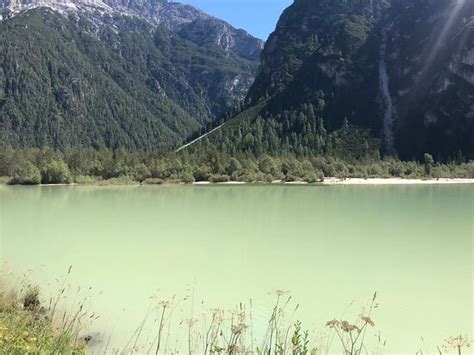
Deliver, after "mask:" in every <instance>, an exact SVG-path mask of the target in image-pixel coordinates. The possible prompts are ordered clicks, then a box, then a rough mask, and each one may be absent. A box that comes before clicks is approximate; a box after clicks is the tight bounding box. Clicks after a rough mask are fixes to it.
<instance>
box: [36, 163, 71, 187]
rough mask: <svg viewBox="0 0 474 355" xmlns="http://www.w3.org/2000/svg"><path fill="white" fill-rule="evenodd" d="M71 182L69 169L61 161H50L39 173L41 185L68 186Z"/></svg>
mask: <svg viewBox="0 0 474 355" xmlns="http://www.w3.org/2000/svg"><path fill="white" fill-rule="evenodd" d="M71 181H72V178H71V172H70V171H69V167H68V166H67V164H66V163H65V162H64V161H62V160H51V161H50V162H49V163H48V164H46V165H45V167H44V168H43V170H42V171H41V182H42V183H43V184H69V183H71Z"/></svg>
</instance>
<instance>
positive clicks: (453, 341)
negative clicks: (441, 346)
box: [446, 335, 471, 349]
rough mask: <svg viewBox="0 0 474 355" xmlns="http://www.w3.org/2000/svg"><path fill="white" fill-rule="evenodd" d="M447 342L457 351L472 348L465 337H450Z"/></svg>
mask: <svg viewBox="0 0 474 355" xmlns="http://www.w3.org/2000/svg"><path fill="white" fill-rule="evenodd" d="M446 342H447V343H448V344H449V345H451V346H452V347H453V348H455V349H460V348H469V347H470V346H471V342H470V341H469V339H468V338H467V337H463V336H462V335H459V336H457V337H450V338H448V339H447V340H446Z"/></svg>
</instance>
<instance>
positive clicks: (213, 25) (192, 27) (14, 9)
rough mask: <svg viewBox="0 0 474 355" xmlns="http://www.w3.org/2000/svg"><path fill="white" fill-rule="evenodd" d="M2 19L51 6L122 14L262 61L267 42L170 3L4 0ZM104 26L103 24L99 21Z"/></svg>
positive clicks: (96, 14) (158, 0) (69, 10)
mask: <svg viewBox="0 0 474 355" xmlns="http://www.w3.org/2000/svg"><path fill="white" fill-rule="evenodd" d="M0 4H1V14H0V19H5V18H10V17H13V16H15V15H17V14H18V13H21V12H24V11H28V10H30V9H34V8H39V7H47V8H50V9H52V10H54V11H57V12H59V13H61V14H65V15H69V14H71V13H79V14H81V15H86V16H93V17H94V19H95V21H94V23H98V21H97V19H99V20H100V17H103V16H110V15H113V14H120V15H125V16H131V17H137V18H140V19H142V20H145V21H146V22H148V23H149V24H150V25H152V26H154V27H156V26H158V25H165V26H166V27H168V28H169V29H170V30H172V31H174V32H178V33H179V34H180V35H181V36H182V37H184V38H186V39H189V40H191V41H193V42H195V43H197V44H200V45H203V44H208V43H214V44H216V45H217V46H219V47H221V48H222V49H223V50H224V51H226V52H227V51H232V52H234V53H236V54H237V55H239V56H241V57H244V58H247V59H250V60H258V59H259V57H260V52H261V51H262V49H263V44H264V43H263V41H262V40H260V39H257V38H255V37H253V36H251V35H250V34H249V33H247V32H246V31H244V30H239V29H236V28H234V27H233V26H231V25H230V24H228V23H227V22H225V21H222V20H220V19H217V18H215V17H213V16H210V15H208V14H206V13H204V12H203V11H201V10H199V9H197V8H195V7H193V6H191V5H185V4H180V3H176V2H169V1H167V0H3V1H2V2H1V3H0ZM99 23H100V21H99Z"/></svg>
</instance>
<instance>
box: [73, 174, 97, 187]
mask: <svg viewBox="0 0 474 355" xmlns="http://www.w3.org/2000/svg"><path fill="white" fill-rule="evenodd" d="M98 180H100V179H97V178H94V177H92V176H89V175H78V176H76V177H75V178H74V182H75V183H76V184H79V185H94V184H96V183H97V181H98Z"/></svg>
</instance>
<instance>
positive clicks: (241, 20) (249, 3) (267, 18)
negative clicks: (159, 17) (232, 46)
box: [176, 0, 293, 40]
mask: <svg viewBox="0 0 474 355" xmlns="http://www.w3.org/2000/svg"><path fill="white" fill-rule="evenodd" d="M176 2H181V3H186V4H191V5H194V6H196V7H198V8H200V9H201V10H204V11H205V12H207V13H208V14H210V15H213V16H216V17H218V18H221V19H223V20H226V21H227V22H229V23H230V24H232V25H233V26H234V27H237V28H243V29H244V30H246V31H248V32H250V33H251V34H253V35H254V36H256V37H259V38H261V39H264V40H266V39H267V37H268V35H269V34H270V33H271V32H272V31H273V30H274V29H275V25H276V22H277V21H278V18H279V17H280V15H281V13H282V11H283V10H284V9H285V8H286V7H288V6H289V5H290V4H292V3H293V0H176Z"/></svg>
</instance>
